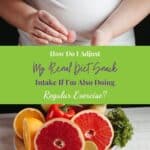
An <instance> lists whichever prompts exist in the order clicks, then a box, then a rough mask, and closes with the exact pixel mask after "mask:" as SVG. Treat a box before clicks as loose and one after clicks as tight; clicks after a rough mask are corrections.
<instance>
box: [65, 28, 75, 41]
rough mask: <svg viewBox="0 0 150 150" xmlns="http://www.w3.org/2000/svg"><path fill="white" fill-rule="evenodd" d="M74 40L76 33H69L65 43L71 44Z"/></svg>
mask: <svg viewBox="0 0 150 150" xmlns="http://www.w3.org/2000/svg"><path fill="white" fill-rule="evenodd" d="M75 40H76V33H75V31H72V30H71V31H69V32H68V40H67V42H68V43H73V42H75Z"/></svg>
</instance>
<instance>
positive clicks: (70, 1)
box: [0, 0, 150, 45]
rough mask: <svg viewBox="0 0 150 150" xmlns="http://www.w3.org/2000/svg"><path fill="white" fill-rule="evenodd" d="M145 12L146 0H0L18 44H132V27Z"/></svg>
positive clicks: (149, 5)
mask: <svg viewBox="0 0 150 150" xmlns="http://www.w3.org/2000/svg"><path fill="white" fill-rule="evenodd" d="M149 12H150V1H149V0H26V1H23V0H1V1H0V16H1V17H3V18H4V19H5V20H6V21H8V22H9V23H11V24H12V25H14V26H16V27H17V28H18V31H19V34H20V40H19V44H21V45H35V44H42V45H46V44H74V45H91V44H92V45H134V44H135V39H134V32H133V28H134V26H135V25H137V24H138V23H139V22H140V21H141V20H142V19H143V18H144V17H146V16H147V15H148V14H149ZM8 36H9V35H8Z"/></svg>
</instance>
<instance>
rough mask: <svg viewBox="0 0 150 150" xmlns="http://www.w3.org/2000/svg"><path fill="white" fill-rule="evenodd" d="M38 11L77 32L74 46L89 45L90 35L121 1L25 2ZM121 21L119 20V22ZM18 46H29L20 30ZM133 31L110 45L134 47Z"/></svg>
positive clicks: (62, 0) (44, 0)
mask: <svg viewBox="0 0 150 150" xmlns="http://www.w3.org/2000/svg"><path fill="white" fill-rule="evenodd" d="M26 1H27V2H28V3H29V4H30V5H31V6H33V7H35V8H37V9H38V10H46V11H48V12H49V13H51V14H52V15H54V16H55V17H56V18H57V19H58V20H59V21H60V22H61V23H62V24H64V25H65V26H66V27H67V29H70V30H74V31H76V32H77V42H76V43H74V44H76V45H89V44H90V39H91V36H92V33H93V32H94V30H96V29H97V28H98V27H99V26H100V25H101V23H102V22H103V21H104V20H105V19H106V18H107V17H108V16H109V15H110V14H111V13H112V12H113V10H114V9H115V8H116V7H117V6H118V5H119V3H120V1H121V0H26ZM120 21H121V20H120ZM19 32H20V44H21V45H31V44H33V43H31V40H30V38H28V35H27V34H26V33H24V32H22V31H21V30H19ZM134 44H135V41H134V34H133V30H130V31H129V32H127V33H124V34H123V35H121V36H120V37H118V38H116V39H114V40H113V41H112V43H111V45H134Z"/></svg>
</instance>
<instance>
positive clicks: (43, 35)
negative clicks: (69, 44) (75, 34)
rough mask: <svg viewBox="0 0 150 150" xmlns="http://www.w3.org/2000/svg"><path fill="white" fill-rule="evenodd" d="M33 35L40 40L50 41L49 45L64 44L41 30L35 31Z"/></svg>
mask: <svg viewBox="0 0 150 150" xmlns="http://www.w3.org/2000/svg"><path fill="white" fill-rule="evenodd" d="M32 34H33V35H34V36H36V37H38V38H41V39H44V40H46V41H48V43H53V44H62V43H63V41H62V40H61V39H60V38H56V37H53V36H50V35H48V34H46V33H44V32H42V31H40V30H39V29H35V30H34V32H33V33H32Z"/></svg>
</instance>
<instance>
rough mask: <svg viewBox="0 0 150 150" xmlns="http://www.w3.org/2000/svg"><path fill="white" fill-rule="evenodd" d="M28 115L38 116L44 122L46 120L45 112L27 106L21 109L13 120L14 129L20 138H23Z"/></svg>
mask: <svg viewBox="0 0 150 150" xmlns="http://www.w3.org/2000/svg"><path fill="white" fill-rule="evenodd" d="M28 117H32V118H36V119H38V120H40V121H42V122H44V121H45V118H44V116H43V114H42V113H41V112H40V111H39V110H38V109H34V108H25V109H23V110H21V111H20V112H19V113H18V114H17V115H16V117H15V119H14V122H13V128H14V131H15V133H16V135H17V136H18V137H19V138H20V139H23V120H24V118H28Z"/></svg>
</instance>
